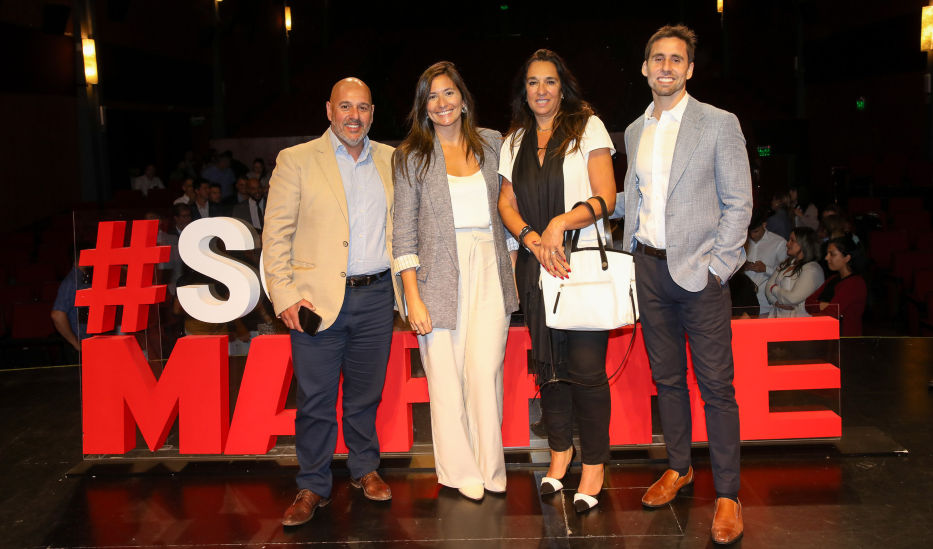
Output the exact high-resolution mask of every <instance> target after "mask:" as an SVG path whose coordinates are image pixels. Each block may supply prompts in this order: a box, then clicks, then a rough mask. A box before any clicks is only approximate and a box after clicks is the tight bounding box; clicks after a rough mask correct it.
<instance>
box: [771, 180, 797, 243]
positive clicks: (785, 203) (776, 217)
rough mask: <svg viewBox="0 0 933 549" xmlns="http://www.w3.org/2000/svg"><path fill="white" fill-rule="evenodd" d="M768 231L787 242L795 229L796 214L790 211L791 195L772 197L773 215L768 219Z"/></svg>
mask: <svg viewBox="0 0 933 549" xmlns="http://www.w3.org/2000/svg"><path fill="white" fill-rule="evenodd" d="M767 223H768V230H769V231H771V232H772V233H774V234H776V235H778V236H780V237H781V238H783V239H784V240H785V241H786V240H787V239H788V238H790V231H791V229H793V228H794V214H793V213H792V212H791V211H790V193H788V192H787V191H783V192H777V193H774V195H773V196H772V197H771V215H770V216H768V219H767Z"/></svg>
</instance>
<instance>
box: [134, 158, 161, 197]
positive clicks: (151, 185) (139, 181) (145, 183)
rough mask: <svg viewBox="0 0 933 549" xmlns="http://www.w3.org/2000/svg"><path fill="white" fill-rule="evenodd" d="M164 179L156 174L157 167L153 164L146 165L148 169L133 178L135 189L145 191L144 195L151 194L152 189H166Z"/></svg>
mask: <svg viewBox="0 0 933 549" xmlns="http://www.w3.org/2000/svg"><path fill="white" fill-rule="evenodd" d="M164 188H165V185H163V184H162V180H161V179H159V178H158V176H156V169H155V166H154V165H153V164H149V165H148V166H146V171H145V172H144V173H143V174H142V175H141V176H139V177H137V178H135V179H133V189H135V190H137V191H139V192H141V193H143V196H147V195H148V194H149V190H150V189H164Z"/></svg>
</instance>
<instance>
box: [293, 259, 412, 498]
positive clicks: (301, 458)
mask: <svg viewBox="0 0 933 549" xmlns="http://www.w3.org/2000/svg"><path fill="white" fill-rule="evenodd" d="M391 276H392V275H391V274H390V275H387V276H385V277H383V278H382V279H380V280H378V281H376V282H374V283H372V284H370V285H369V286H361V287H355V288H351V287H347V288H346V294H345V295H344V298H343V306H342V307H341V309H340V314H338V315H337V321H336V322H334V324H333V325H332V326H330V327H329V328H327V329H326V330H324V331H322V332H318V334H317V335H316V336H313V337H312V336H310V335H308V334H305V333H301V332H298V331H296V330H292V331H291V341H292V361H293V363H294V367H295V379H296V380H297V382H298V410H297V414H296V417H295V451H296V453H297V454H298V465H299V467H300V469H299V472H298V478H297V482H298V488H299V489H305V488H307V489H309V490H311V491H312V492H314V493H315V494H318V495H320V496H323V497H330V492H331V487H332V485H333V478H332V476H331V470H330V464H331V460H332V459H333V455H334V448H335V447H336V445H337V408H336V407H337V389H338V385H339V384H340V375H341V374H343V436H344V441H345V442H346V445H347V449H348V451H349V457H348V459H347V466H348V468H349V469H350V474H351V475H352V476H353V478H359V477H361V476H363V475H365V474H366V473H369V472H370V471H374V470H375V469H376V468H377V467H378V466H379V439H378V437H377V436H376V409H377V408H378V407H379V402H380V401H381V400H382V388H383V385H384V384H385V376H386V363H387V362H388V360H389V348H390V346H391V344H392V320H393V316H394V313H393V306H392V304H393V291H392V281H391Z"/></svg>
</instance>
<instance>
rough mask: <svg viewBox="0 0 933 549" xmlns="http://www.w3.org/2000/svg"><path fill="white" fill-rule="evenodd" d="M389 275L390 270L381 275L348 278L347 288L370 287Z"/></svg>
mask: <svg viewBox="0 0 933 549" xmlns="http://www.w3.org/2000/svg"><path fill="white" fill-rule="evenodd" d="M388 274H389V269H386V270H384V271H382V272H381V273H376V274H371V275H360V276H348V277H347V286H350V287H352V288H357V287H359V286H369V285H370V284H372V283H373V282H376V281H378V280H381V279H383V278H385V277H386V275H388Z"/></svg>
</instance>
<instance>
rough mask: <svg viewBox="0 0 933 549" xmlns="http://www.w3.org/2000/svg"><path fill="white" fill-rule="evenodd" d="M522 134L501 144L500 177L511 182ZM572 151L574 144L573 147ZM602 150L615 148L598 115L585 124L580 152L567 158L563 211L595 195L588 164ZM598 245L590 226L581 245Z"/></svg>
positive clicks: (601, 227)
mask: <svg viewBox="0 0 933 549" xmlns="http://www.w3.org/2000/svg"><path fill="white" fill-rule="evenodd" d="M523 133H524V132H522V131H521V130H519V131H518V132H516V133H515V135H514V139H513V136H509V137H506V138H505V140H504V141H503V142H502V152H501V154H500V155H499V174H500V175H501V176H502V177H504V178H506V179H508V180H509V181H512V165H513V163H514V162H515V155H516V154H518V148H519V146H520V145H521V143H522V136H523ZM570 148H573V144H571V145H570ZM599 149H609V154H615V153H616V149H615V147H613V146H612V138H610V137H609V132H607V131H606V126H605V125H604V124H603V121H602V120H600V119H599V118H598V117H597V116H591V117H590V119H589V120H587V122H586V128H584V130H583V136H582V137H581V138H580V150H578V151H577V152H575V153H573V154H568V155H567V156H565V157H564V169H563V172H564V211H570V210H571V209H573V205H574V204H576V203H577V202H582V201H584V200H586V199H587V198H590V197H591V196H593V194H594V193H593V188H592V187H591V186H590V172H589V170H588V166H587V162H589V159H590V153H591V152H593V151H596V150H599ZM597 226H599V230H600V234H603V233H604V232H605V231H604V230H603V220H602V218H601V217H600V219H599V221H598V222H597ZM595 244H596V229H595V228H594V227H593V226H592V225H589V226H587V227H584V228H583V229H580V246H591V245H595Z"/></svg>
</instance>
